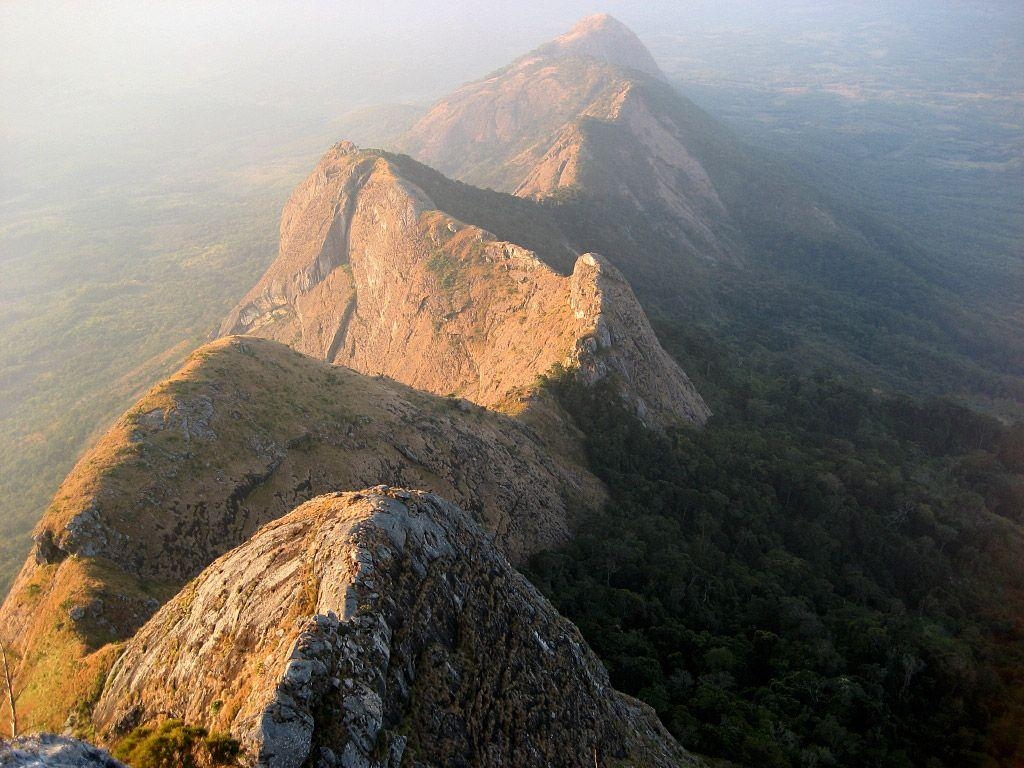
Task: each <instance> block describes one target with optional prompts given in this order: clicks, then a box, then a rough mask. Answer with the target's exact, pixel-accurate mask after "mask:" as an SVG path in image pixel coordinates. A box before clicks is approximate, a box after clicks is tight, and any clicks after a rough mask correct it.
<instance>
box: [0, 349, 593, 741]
mask: <svg viewBox="0 0 1024 768" xmlns="http://www.w3.org/2000/svg"><path fill="white" fill-rule="evenodd" d="M537 407H538V408H539V409H540V410H539V411H538V412H536V413H530V414H526V415H524V417H523V418H520V419H512V418H509V417H507V416H504V415H502V414H498V413H494V412H493V411H488V410H486V409H483V408H480V407H478V406H475V405H472V404H471V403H468V402H467V401H460V400H455V399H449V398H439V397H436V396H434V395H430V394H427V393H423V392H418V391H416V390H413V389H410V388H408V387H405V386H403V385H400V384H397V383H395V382H390V381H387V380H385V379H376V378H369V377H366V376H362V375H360V374H358V373H356V372H354V371H351V370H349V369H347V368H344V367H341V366H331V365H327V364H326V363H323V362H320V361H316V360H312V359H310V358H309V357H306V356H304V355H301V354H299V353H297V352H295V351H294V350H290V349H288V348H287V347H284V346H282V345H280V344H277V343H274V342H270V341H266V340H263V339H258V338H239V337H234V338H228V339H222V340H220V341H217V342H214V343H213V344H211V345H208V346H206V347H203V348H201V349H200V350H199V351H197V352H196V353H195V354H194V355H193V356H192V358H191V359H190V360H189V361H188V362H187V363H186V364H185V366H184V367H183V368H182V370H181V371H179V372H178V373H177V374H176V375H175V376H173V377H172V378H171V379H169V380H168V381H166V382H163V383H162V384H160V385H158V386H157V387H155V388H154V389H153V390H152V391H150V392H149V393H148V394H147V395H146V396H145V397H143V398H142V399H141V400H140V401H139V402H138V403H137V404H136V405H135V406H134V407H133V408H131V409H129V411H128V412H127V413H126V414H124V416H122V417H121V418H120V419H119V420H118V421H117V422H116V423H115V425H114V426H113V427H112V428H111V429H110V430H109V431H108V433H107V434H106V435H104V436H103V437H102V438H101V439H100V440H99V441H97V443H96V444H95V445H94V447H93V448H92V449H91V450H90V451H89V452H88V453H87V454H86V455H85V456H83V458H82V460H81V461H80V462H79V464H78V466H77V467H76V468H75V470H74V471H73V472H72V473H71V474H70V475H69V476H68V478H67V479H66V480H65V482H64V484H63V485H62V486H61V488H60V490H59V491H58V493H57V495H56V497H55V498H54V501H53V503H52V504H51V506H50V509H49V510H48V512H47V514H46V515H45V516H44V518H43V520H42V521H41V522H40V523H39V525H38V527H37V529H36V536H35V538H36V545H35V548H34V550H33V552H32V554H31V555H30V556H29V558H28V560H27V561H26V563H25V566H24V567H23V568H22V571H21V574H20V575H19V577H18V579H17V580H16V582H15V584H14V586H13V588H12V589H11V592H10V594H9V595H8V597H7V599H6V600H5V602H4V604H3V606H2V607H0V625H2V626H4V627H6V628H8V631H9V636H10V637H11V638H12V640H13V646H14V651H15V652H16V653H17V654H18V656H19V657H20V658H21V659H22V662H21V667H22V668H21V672H20V679H21V682H22V684H23V687H24V693H23V694H22V699H21V704H20V707H21V709H22V711H23V714H24V715H25V717H26V718H27V717H31V718H32V719H33V720H35V721H36V722H38V723H39V724H40V725H47V726H49V727H51V728H57V727H60V726H62V725H63V724H64V721H65V719H66V718H67V716H68V713H69V712H70V711H72V710H75V708H76V707H77V706H78V705H79V704H82V703H83V702H85V703H87V702H88V701H89V700H90V696H94V695H95V694H94V693H90V691H93V690H94V688H95V685H96V681H97V680H100V679H102V677H103V675H104V674H105V671H106V669H107V667H108V666H109V664H110V663H111V661H112V658H113V654H115V653H116V648H115V646H114V645H112V643H116V642H118V641H121V640H123V639H125V638H127V637H130V636H131V635H132V633H134V632H135V631H136V630H137V629H138V628H139V627H140V626H141V625H142V624H143V623H144V622H145V621H146V619H148V618H149V616H151V615H152V613H153V612H154V611H155V610H156V609H157V608H158V607H159V606H160V605H161V604H162V603H163V602H164V601H165V600H166V599H168V598H169V597H171V596H172V595H173V594H174V593H175V592H177V590H178V589H180V588H181V587H182V586H183V585H184V583H185V582H186V581H187V580H188V579H190V578H192V577H193V576H195V575H196V574H197V573H199V572H200V571H201V570H202V569H203V568H204V567H206V566H207V565H208V564H209V563H210V562H211V561H212V560H214V559H215V558H216V557H218V556H220V555H222V554H223V553H224V552H226V551H228V550H229V549H231V548H232V547H235V546H237V545H239V544H241V543H242V542H243V541H245V540H246V539H247V538H248V537H249V536H250V535H252V533H253V532H254V531H255V530H257V529H258V528H259V527H260V526H261V525H263V524H265V523H267V522H269V521H271V520H274V519H276V518H279V517H281V516H282V515H284V514H286V513H288V512H289V511H290V510H291V509H293V508H294V507H295V506H296V505H298V504H301V503H302V502H303V501H306V500H307V499H309V498H311V497H313V496H316V495H318V494H322V493H327V492H330V491H336V490H343V489H351V488H361V487H364V486H366V485H368V484H375V483H380V482H387V483H391V484H396V485H398V484H402V485H409V486H414V487H418V488H423V489H428V490H433V491H437V492H439V493H442V494H444V495H445V496H447V497H449V498H451V499H454V500H456V501H457V503H458V504H459V505H460V506H461V507H462V508H463V509H465V510H466V511H467V514H470V515H472V516H473V517H474V518H475V519H476V520H477V521H479V523H480V524H481V525H482V526H483V527H484V528H485V529H486V530H487V531H488V533H489V535H490V536H491V537H492V538H493V540H494V542H495V545H496V546H497V547H498V548H500V549H501V550H502V551H503V552H505V553H506V554H507V555H509V556H510V557H512V558H513V559H515V560H517V561H519V560H522V559H523V558H525V557H526V556H527V555H529V554H530V553H531V552H534V551H537V550H538V549H542V548H548V547H552V546H557V545H558V544H559V543H560V542H564V541H566V539H567V538H568V536H569V534H570V530H571V526H572V513H571V510H574V509H587V508H590V509H593V508H596V506H598V505H600V504H601V503H602V501H603V499H604V498H605V492H604V489H603V488H602V486H601V485H600V483H599V482H598V481H597V480H596V479H595V478H594V477H593V476H592V475H591V474H590V473H589V472H588V471H587V470H586V468H585V467H584V464H583V459H582V456H580V455H579V453H580V452H579V448H578V447H577V446H576V445H575V441H574V438H573V437H572V435H573V432H574V428H573V427H572V425H571V424H570V423H568V422H567V421H566V420H565V417H564V416H563V415H561V414H560V412H559V411H558V410H557V409H556V408H554V407H553V406H551V405H550V404H549V403H546V402H540V403H538V404H537ZM531 424H533V425H534V426H531ZM58 673H59V674H58ZM57 681H59V684H58V682H57Z"/></svg>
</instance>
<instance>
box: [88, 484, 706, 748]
mask: <svg viewBox="0 0 1024 768" xmlns="http://www.w3.org/2000/svg"><path fill="white" fill-rule="evenodd" d="M168 715H169V716H172V717H175V718H180V719H182V720H185V721H187V722H190V723H194V724H197V725H202V726H205V727H207V728H210V729H217V730H229V731H230V732H231V734H232V735H233V736H234V737H235V738H236V739H238V740H239V741H240V743H241V745H242V748H243V750H244V752H245V754H246V755H247V757H248V762H249V763H250V764H257V765H263V766H275V768H291V767H294V768H298V767H299V766H302V765H320V766H333V765H338V766H395V767H396V768H397V766H399V765H406V766H409V765H412V766H424V767H426V766H471V765H489V766H513V765H514V766H518V767H520V768H530V767H531V766H538V767H539V766H559V765H591V764H598V765H618V764H629V765H635V766H682V765H692V764H695V760H693V758H691V757H690V756H689V755H688V754H687V753H686V752H684V751H683V750H682V749H681V748H680V747H679V746H678V745H677V744H676V743H675V742H674V741H673V740H672V738H671V736H669V734H668V733H667V731H665V729H664V728H663V727H662V726H661V724H660V723H659V722H658V720H657V718H656V716H655V714H654V712H653V711H652V710H651V709H650V708H649V707H647V706H646V705H643V704H641V703H640V702H637V701H635V700H633V699H630V698H628V697H626V696H623V695H621V694H619V693H617V692H615V691H614V690H613V689H612V688H611V687H610V685H609V682H608V676H607V673H606V672H605V670H604V668H603V667H602V665H601V664H600V662H599V661H598V660H597V658H596V657H595V656H594V654H593V653H592V652H591V651H590V649H589V648H588V647H587V645H586V643H585V642H584V640H583V638H582V637H581V636H580V634H579V632H578V630H577V629H576V628H575V627H574V626H573V625H572V624H571V623H570V622H568V621H566V620H565V619H563V618H562V617H561V616H559V615H558V613H557V612H556V611H555V609H554V608H553V607H552V606H551V605H550V604H549V603H548V602H547V601H546V600H545V599H544V598H543V597H542V596H541V595H540V594H539V593H538V592H537V591H536V589H534V587H533V586H532V585H530V583H529V582H528V581H526V579H524V578H523V577H522V576H521V575H519V574H518V573H517V572H516V571H515V570H513V569H512V567H511V566H510V565H509V563H508V561H507V560H506V559H505V557H504V556H503V555H502V554H501V553H500V552H499V551H498V550H497V549H496V548H495V547H494V546H493V545H492V543H491V541H490V537H489V536H487V535H486V534H485V533H484V532H483V531H482V530H481V529H480V528H479V527H477V526H476V525H474V524H473V523H472V522H471V521H470V520H469V516H467V515H466V514H464V513H463V512H462V511H461V510H459V509H458V508H457V507H455V506H454V505H452V504H450V503H448V502H446V501H444V500H443V499H441V498H439V497H438V496H435V495H433V494H428V493H422V492H419V491H406V490H400V489H392V488H386V487H378V488H374V489H372V490H367V491H361V492H357V493H341V494H332V495H329V496H322V497H319V498H316V499H314V500H312V501H309V502H307V503H306V504H304V505H302V506H300V507H299V508H298V509H296V510H295V511H294V512H292V513H291V514H289V515H287V516H285V517H284V518H282V519H280V520H278V521H276V522H273V523H270V524H269V525H267V526H265V527H264V528H262V529H261V530H260V531H258V532H257V533H256V534H255V535H254V536H253V537H252V538H251V540H249V541H248V542H247V543H245V544H244V545H242V546H241V547H239V548H238V549H236V550H234V551H232V552H230V553H228V554H227V555H225V556H223V557H222V558H220V559H218V560H217V561H216V562H214V563H213V564H211V565H210V566H209V567H208V568H207V569H206V570H205V571H204V572H203V573H202V574H201V575H200V576H199V578H197V579H196V580H195V581H193V582H192V583H191V584H189V585H188V586H187V587H186V588H185V589H184V590H183V591H182V592H181V594H179V595H178V596H177V597H175V598H174V599H173V600H172V601H170V602H169V603H168V604H167V605H166V606H164V608H163V609H161V610H160V612H159V613H158V614H157V615H156V616H154V617H153V619H152V620H151V621H150V622H149V623H148V624H147V625H146V626H145V627H144V628H143V629H142V630H141V631H140V632H139V633H138V634H137V635H136V636H135V637H134V638H133V639H132V640H131V641H130V642H129V643H128V645H127V646H126V648H125V651H124V653H123V654H122V656H121V657H120V659H119V660H118V661H117V663H116V664H115V666H114V668H113V669H112V670H111V673H110V676H109V678H108V680H107V683H106V686H105V688H104V691H103V695H102V697H101V698H100V700H99V703H98V704H97V706H96V709H95V712H94V721H95V725H96V727H97V729H98V731H99V732H100V733H102V734H105V735H106V737H107V738H111V739H116V738H117V736H118V735H119V734H121V733H123V732H125V731H126V730H128V729H130V728H132V727H134V726H136V725H138V724H146V723H150V722H151V721H153V720H155V719H158V718H162V717H165V716H168Z"/></svg>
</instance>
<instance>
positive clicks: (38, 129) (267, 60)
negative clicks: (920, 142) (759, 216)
mask: <svg viewBox="0 0 1024 768" xmlns="http://www.w3.org/2000/svg"><path fill="white" fill-rule="evenodd" d="M597 11H606V12H610V13H612V14H614V15H615V16H616V17H618V18H620V19H621V20H622V21H624V22H625V23H627V24H629V25H630V26H632V27H633V28H634V29H635V30H636V31H637V33H638V34H640V36H641V37H642V38H643V39H644V40H645V42H647V43H648V44H649V46H650V47H651V49H652V51H653V52H654V53H655V56H656V57H658V58H660V59H661V60H662V61H663V62H665V63H666V64H668V65H669V66H670V67H681V68H682V70H683V71H696V70H697V68H700V67H703V68H704V71H709V72H713V73H718V74H719V75H721V76H722V77H723V78H727V77H740V76H742V75H744V74H745V73H746V71H747V70H749V69H751V68H752V67H750V66H749V65H748V62H750V61H753V62H754V63H757V64H762V63H763V60H764V58H765V57H766V56H777V57H779V59H780V61H783V62H785V61H788V60H789V59H787V57H790V58H793V59H794V60H796V59H795V57H798V56H799V55H800V53H801V48H800V46H799V44H798V43H800V42H801V41H800V39H799V35H819V36H820V35H826V36H827V35H833V36H840V37H841V36H842V35H843V34H847V33H848V32H849V30H851V29H856V28H859V27H860V26H862V25H863V24H864V23H865V22H867V23H870V24H872V25H875V26H876V27H879V28H884V27H885V26H886V25H892V26H901V27H902V28H904V29H910V30H920V33H921V34H922V35H926V36H928V39H927V44H926V45H922V46H921V47H920V48H921V52H920V53H918V52H913V56H912V57H911V58H910V60H911V62H912V63H914V64H915V66H918V67H919V68H921V69H923V70H927V68H928V67H933V66H934V67H937V66H940V65H941V63H942V61H943V59H944V58H945V57H946V53H947V51H962V50H963V49H965V48H969V47H970V46H972V45H975V44H976V39H980V38H978V36H979V35H981V36H985V35H987V36H988V37H986V38H985V39H986V40H989V39H992V40H994V39H996V38H998V36H999V35H1002V36H1004V37H1006V36H1009V37H1011V38H1012V37H1013V36H1018V39H1019V36H1024V4H1022V3H1020V1H1019V0H1009V1H1007V2H973V1H972V2H970V3H967V2H959V1H958V0H941V2H934V1H933V0H928V2H924V0H912V1H911V0H903V1H900V2H897V1H896V0H871V2H866V1H865V2H861V0H856V2H853V1H848V0H843V1H842V2H836V1H833V2H811V1H810V0H772V2H738V1H737V0H713V1H712V0H689V1H686V0H684V1H682V2H676V1H667V0H657V1H655V2H650V1H645V2H602V1H600V0H558V1H557V2H551V1H550V0H549V1H543V2H541V1H537V0H526V1H524V0H516V1H515V2H512V1H509V0H500V1H498V2H440V3H438V2H431V3H423V2H410V1H408V0H399V1H398V2H395V1H392V2H388V3H379V2H352V1H351V0H348V1H346V0H341V1H336V2H327V1H325V0H309V1H307V2H287V3H284V2H156V1H154V0H150V1H148V2H139V1H138V0H133V1H132V2H81V1H78V2H36V1H33V0H0V151H2V156H3V163H4V167H3V171H4V172H5V175H7V174H9V173H11V172H12V170H13V166H15V165H18V164H21V165H24V164H26V163H29V162H35V161H37V160H38V159H39V158H40V157H45V156H46V155H48V154H50V153H69V154H73V153H74V152H73V149H74V147H79V148H80V149H81V150H82V151H87V152H90V153H93V154H99V155H104V154H108V153H117V152H120V151H122V150H125V151H127V149H128V148H130V147H132V146H137V145H139V144H140V143H141V144H143V145H145V144H146V143H147V142H148V144H149V145H150V146H152V147H153V148H154V149H156V150H158V151H159V150H160V149H161V148H162V147H164V146H166V147H173V148H174V150H175V151H183V150H184V148H187V147H189V146H191V145H197V146H201V145H202V144H203V143H204V142H209V141H215V140H223V137H224V136H229V135H230V134H231V132H232V131H238V132H242V131H246V130H249V129H250V128H251V127H252V126H254V125H256V124H261V123H262V124H265V125H266V126H267V127H268V130H269V129H270V128H271V127H272V128H273V130H274V131H276V132H277V135H287V134H288V133H289V131H295V132H296V134H299V133H301V132H302V131H304V130H309V129H310V127H311V126H315V125H317V124H323V123H325V122H326V121H329V120H330V119H331V117H333V116H336V115H338V114H339V113H340V112H343V111H344V110H346V109H348V108H351V107H356V106H359V105H363V104H368V103H381V102H396V101H397V102H416V101H420V102H421V101H424V100H429V99H430V98H433V97H434V96H437V95H439V94H441V93H444V92H445V91H447V90H448V89H450V88H451V87H452V86H454V85H456V84H458V83H460V82H462V81H465V80H467V79H471V78H474V77H477V76H479V75H481V74H483V73H485V72H487V71H490V70H491V69H494V68H496V67H498V66H500V65H502V64H504V63H506V62H508V61H509V60H510V59H512V58H514V57H515V56H516V55H518V54H520V53H523V52H524V51H526V50H529V49H530V48H531V47H533V46H535V45H537V44H538V43H540V42H542V41H544V40H546V39H549V38H550V37H552V36H554V35H556V34H558V33H560V32H562V31H564V30H565V29H567V28H568V27H569V26H571V24H572V23H573V22H574V21H575V20H576V19H578V18H580V17H581V16H584V15H586V14H588V13H593V12H597ZM957 14H959V15H958V16H957ZM951 16H957V21H956V23H954V24H949V23H946V22H947V21H948V19H949V18H950V17H951ZM943 36H946V37H948V38H950V39H948V40H946V41H945V44H940V43H941V42H942V38H943ZM937 41H939V42H937ZM912 43H913V40H910V41H909V43H906V44H907V45H908V46H910V47H912ZM1018 54H1019V51H1018ZM745 57H746V58H745ZM751 57H752V58H751ZM929 57H931V58H929ZM873 63H875V64H877V62H870V61H865V62H864V65H865V66H868V65H871V64H873ZM852 66H854V67H856V66H858V62H853V63H852ZM1005 66H1006V67H1011V68H1012V67H1018V68H1024V61H1022V60H1021V59H1020V58H1019V56H1018V58H1017V59H1014V58H1012V57H1011V58H1010V59H1009V60H1008V61H1007V62H1006V63H1005ZM730 69H731V70H732V71H730ZM759 70H760V72H759V74H763V73H764V72H770V71H771V70H770V68H767V67H764V66H760V67H759Z"/></svg>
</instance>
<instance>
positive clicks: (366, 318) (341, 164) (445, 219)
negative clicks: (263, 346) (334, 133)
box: [221, 142, 709, 426]
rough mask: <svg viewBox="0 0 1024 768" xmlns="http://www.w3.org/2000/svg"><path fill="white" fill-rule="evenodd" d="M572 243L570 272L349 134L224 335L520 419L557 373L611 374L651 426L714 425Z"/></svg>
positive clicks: (640, 322) (295, 200)
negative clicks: (443, 203)
mask: <svg viewBox="0 0 1024 768" xmlns="http://www.w3.org/2000/svg"><path fill="white" fill-rule="evenodd" d="M553 247H554V248H555V249H558V247H559V246H557V245H555V246H553ZM561 248H563V249H564V250H565V252H566V253H567V254H570V255H572V256H573V261H572V271H571V273H570V274H569V275H567V276H564V277H563V276H562V275H560V274H559V273H558V272H557V271H555V270H553V269H552V268H551V267H549V266H548V265H547V264H545V263H544V262H543V261H542V260H541V259H540V258H538V256H537V254H536V253H534V252H532V251H530V250H528V249H526V248H524V247H522V246H521V245H518V244H517V243H515V242H508V241H503V240H500V239H498V238H497V237H495V236H494V235H493V234H491V233H490V232H487V231H486V230H484V229H481V228H480V227H477V226H475V225H474V224H472V223H466V222H462V221H459V220H457V219H455V218H454V217H452V216H450V215H449V214H448V213H446V212H444V211H440V210H438V208H437V206H436V205H435V203H434V202H433V201H432V200H430V198H429V197H427V194H426V193H425V192H424V191H423V190H422V189H420V188H419V187H417V186H415V185H414V184H413V183H411V182H409V181H407V180H406V179H405V178H404V177H403V175H402V173H401V169H400V168H398V167H396V165H395V164H394V163H392V162H391V161H390V160H389V159H388V158H387V157H385V156H382V155H380V154H378V153H373V152H365V151H361V150H359V149H358V148H356V147H355V146H354V145H352V144H351V143H348V142H341V143H339V144H337V145H335V146H334V147H333V148H332V149H331V150H329V151H328V152H327V153H326V154H325V155H324V157H323V158H322V159H321V161H320V162H319V163H318V165H317V168H316V169H315V170H314V171H313V173H312V174H311V175H310V176H309V178H307V179H306V181H304V182H303V183H302V184H300V185H299V187H297V188H296V191H295V193H294V194H293V195H292V197H291V198H290V200H289V202H288V204H287V205H286V206H285V209H284V213H283V214H282V219H281V246H280V252H279V256H278V258H277V260H276V261H275V262H274V263H273V264H272V265H271V266H270V268H269V269H268V270H267V272H266V273H265V274H264V276H263V277H262V278H261V279H260V280H259V281H258V282H257V284H256V285H255V286H254V287H253V288H252V290H250V291H249V293H248V294H247V295H246V297H245V298H243V299H242V301H241V302H239V304H238V305H237V306H236V307H235V309H234V310H232V312H231V313H230V314H229V315H228V317H227V318H226V319H225V321H224V323H223V325H222V326H221V333H222V334H236V333H248V334H255V335H260V336H265V337H268V338H273V339H276V340H278V341H282V342H284V343H287V344H290V345H291V346H293V347H295V348H296V349H298V350H299V351H301V352H303V353H305V354H309V355H311V356H313V357H316V358H319V359H323V360H327V361H328V362H332V363H336V364H342V365H347V366H349V367H351V368H353V369H355V370H359V371H361V372H363V373H366V374H370V375H379V374H383V375H386V376H389V377H391V378H394V379H396V380H398V381H402V382H403V383H406V384H409V385H411V386H414V387H416V388H418V389H422V390H426V391H431V392H434V393H435V394H441V395H448V394H452V395H456V396H459V397H465V398H467V399H469V400H471V401H473V402H476V403H478V404H480V405H483V406H485V407H490V408H498V409H499V410H509V411H510V412H513V413H514V412H515V411H516V410H517V409H518V408H519V407H521V406H520V405H519V403H521V402H522V401H523V398H526V397H529V396H530V392H531V391H533V390H535V389H536V382H537V380H538V378H539V377H543V376H545V375H548V374H549V373H550V372H551V371H552V370H554V369H558V368H560V369H565V370H568V371H569V372H574V371H579V375H580V376H582V377H583V379H584V380H585V381H588V382H594V381H596V380H598V379H601V378H604V377H606V376H611V377H612V378H613V380H614V381H615V382H616V383H617V385H618V386H620V388H621V392H622V396H623V399H624V400H626V401H627V402H629V403H631V404H632V405H633V406H634V409H635V410H636V412H637V413H638V414H639V415H640V416H641V418H644V419H645V420H647V421H649V422H651V423H652V424H654V425H657V426H665V425H667V424H669V423H672V422H673V421H680V422H691V423H697V424H700V423H703V422H704V421H705V420H706V419H707V416H708V414H709V411H708V409H707V407H706V405H705V404H704V402H703V400H702V399H701V398H700V396H699V394H698V393H697V392H696V390H695V389H694V387H693V385H692V384H691V383H690V381H689V379H688V378H687V376H686V374H685V373H684V372H683V371H682V369H681V368H680V367H679V365H678V364H677V363H676V362H675V361H674V360H672V359H671V358H670V357H669V356H668V355H667V354H666V353H665V352H664V350H662V348H661V346H660V344H659V343H658V340H657V338H656V336H655V335H654V331H653V330H652V329H651V326H650V323H649V322H648V321H647V318H646V316H645V315H644V312H643V310H642V309H641V308H640V305H639V302H638V301H637V299H636V297H635V296H634V295H633V292H632V290H631V289H630V287H629V286H628V284H627V283H626V281H625V279H624V278H623V277H622V275H621V274H620V273H619V271H618V270H617V269H616V268H615V267H614V266H612V265H611V264H610V263H609V262H608V260H607V259H604V258H603V257H601V256H598V255H597V254H592V253H590V254H582V255H578V256H577V255H575V254H573V253H572V251H571V249H569V247H568V246H567V245H562V246H561Z"/></svg>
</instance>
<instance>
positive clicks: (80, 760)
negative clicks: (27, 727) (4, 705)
mask: <svg viewBox="0 0 1024 768" xmlns="http://www.w3.org/2000/svg"><path fill="white" fill-rule="evenodd" d="M0 766H4V768H126V766H125V765H124V764H123V763H121V762H119V761H117V760H115V759H114V758H112V757H111V756H110V755H109V754H107V753H106V752H105V751H104V750H102V749H97V748H96V747H94V746H92V745H91V744H86V743H85V742H84V741H79V740H78V739H72V738H69V737H67V736H57V735H56V734H52V733H38V734H35V735H33V736H19V737H18V738H17V739H14V740H13V741H0Z"/></svg>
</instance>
